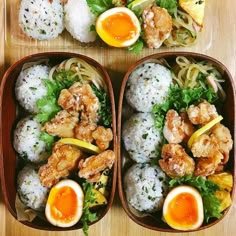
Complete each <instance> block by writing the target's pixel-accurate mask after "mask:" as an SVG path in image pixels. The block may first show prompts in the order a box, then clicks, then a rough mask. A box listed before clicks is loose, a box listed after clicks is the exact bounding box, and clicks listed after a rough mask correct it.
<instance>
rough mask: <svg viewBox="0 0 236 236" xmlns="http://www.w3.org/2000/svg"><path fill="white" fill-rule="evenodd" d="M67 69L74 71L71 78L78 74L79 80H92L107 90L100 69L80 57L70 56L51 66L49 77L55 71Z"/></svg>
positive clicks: (99, 87) (98, 86)
mask: <svg viewBox="0 0 236 236" xmlns="http://www.w3.org/2000/svg"><path fill="white" fill-rule="evenodd" d="M69 70H70V71H74V72H75V74H73V75H72V76H71V78H74V77H75V76H78V78H80V79H81V80H84V81H88V82H92V83H93V84H94V85H95V86H96V87H97V88H98V89H101V88H103V89H104V90H105V91H107V85H106V82H105V80H104V78H103V76H102V75H101V73H100V71H99V70H98V69H97V68H95V67H94V66H91V65H90V64H89V63H87V62H85V61H84V60H82V59H80V58H70V59H68V60H64V61H63V62H61V63H60V64H59V65H57V66H55V67H53V68H52V69H51V71H50V78H52V76H53V73H54V72H55V71H69Z"/></svg>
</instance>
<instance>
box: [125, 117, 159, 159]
mask: <svg viewBox="0 0 236 236" xmlns="http://www.w3.org/2000/svg"><path fill="white" fill-rule="evenodd" d="M122 139H123V143H124V147H125V149H126V151H127V152H128V153H129V156H130V158H131V159H133V160H134V161H136V162H138V163H143V162H150V161H152V160H153V159H157V157H158V155H159V150H160V147H161V145H162V140H163V137H162V135H161V132H160V131H159V130H158V129H156V128H155V120H154V117H153V115H152V114H151V113H135V114H133V115H132V116H131V117H130V118H129V119H128V120H126V121H125V123H124V125H123V127H122Z"/></svg>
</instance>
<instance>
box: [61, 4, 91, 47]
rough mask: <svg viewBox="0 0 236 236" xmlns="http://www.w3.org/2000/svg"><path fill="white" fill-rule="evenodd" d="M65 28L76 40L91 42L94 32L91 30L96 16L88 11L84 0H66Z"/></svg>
mask: <svg viewBox="0 0 236 236" xmlns="http://www.w3.org/2000/svg"><path fill="white" fill-rule="evenodd" d="M64 11H65V28H66V29H67V31H68V32H69V33H70V34H71V35H72V36H73V37H74V38H75V39H77V40H79V41H80V42H83V43H89V42H93V41H95V39H96V32H95V31H91V26H93V25H95V21H96V16H95V15H94V14H93V13H92V12H91V11H90V8H89V6H88V5H87V1H86V0H68V1H67V2H66V3H65V6H64Z"/></svg>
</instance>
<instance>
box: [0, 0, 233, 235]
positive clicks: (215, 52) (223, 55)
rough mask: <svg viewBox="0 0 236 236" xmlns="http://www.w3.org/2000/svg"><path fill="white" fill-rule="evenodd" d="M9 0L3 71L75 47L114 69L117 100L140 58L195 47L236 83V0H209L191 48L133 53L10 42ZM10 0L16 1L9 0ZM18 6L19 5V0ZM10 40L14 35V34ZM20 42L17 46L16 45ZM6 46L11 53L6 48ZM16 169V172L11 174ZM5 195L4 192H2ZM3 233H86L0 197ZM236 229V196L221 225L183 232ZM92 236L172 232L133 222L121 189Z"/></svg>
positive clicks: (0, 60) (0, 57) (0, 55)
mask: <svg viewBox="0 0 236 236" xmlns="http://www.w3.org/2000/svg"><path fill="white" fill-rule="evenodd" d="M3 1H5V0H0V76H1V74H2V73H3V72H4V70H6V69H7V68H8V67H9V66H10V65H11V64H12V63H14V62H15V61H17V60H18V59H20V58H22V57H23V56H26V55H29V54H32V53H37V52H42V51H71V52H76V53H81V54H85V55H88V56H90V57H92V58H94V59H95V60H97V61H98V62H99V63H101V64H102V65H104V66H105V67H106V69H107V70H108V72H109V74H110V77H111V79H112V81H113V88H114V93H115V97H116V99H118V94H119V89H120V85H121V80H122V78H123V76H124V74H125V71H126V70H127V69H128V67H129V66H130V65H131V64H132V63H133V62H135V61H136V60H138V59H140V58H142V57H144V56H147V55H150V54H152V53H157V52H160V51H162V52H163V51H192V52H199V53H203V54H206V55H210V56H212V57H214V58H216V59H218V60H219V61H221V62H222V63H223V64H224V65H225V66H226V67H227V68H228V69H229V71H230V73H231V75H232V76H233V78H234V80H235V82H236V60H235V58H236V18H235V9H236V1H232V0H225V1H222V0H207V8H206V15H205V26H204V29H203V31H202V33H201V35H200V39H199V42H198V44H197V45H195V46H194V47H191V48H174V49H172V48H161V49H159V50H149V49H145V50H144V51H143V52H142V53H141V54H139V55H133V54H131V53H128V52H127V51H125V50H119V49H111V48H110V49H108V48H95V47H91V48H80V47H79V46H78V45H76V43H74V42H71V44H70V45H69V46H68V47H67V48H63V44H62V46H61V47H60V48H59V49H57V48H55V47H53V45H51V44H50V43H48V45H40V44H38V45H35V47H34V48H32V47H27V44H26V45H18V44H17V42H16V41H14V40H13V41H8V42H6V41H4V35H3V33H4V30H3V27H4V21H3V14H2V13H3ZM6 1H7V2H8V4H11V3H14V2H15V1H16V0H6ZM13 5H14V4H13ZM9 27H10V26H9V25H8V24H7V29H6V31H7V33H8V36H10V33H11V30H13V29H12V28H9ZM8 39H10V38H9V37H8ZM14 43H15V45H14ZM4 50H5V53H4ZM9 174H10V173H9ZM0 195H1V194H0ZM0 222H1V227H0V228H1V229H0V235H3V236H4V235H6V236H15V235H17V236H32V235H34V236H82V235H83V234H82V231H80V230H77V231H69V232H46V231H39V230H35V229H31V228H29V227H27V226H24V225H22V224H21V223H19V222H17V221H16V220H15V219H14V218H13V217H12V216H11V215H10V213H9V212H8V211H7V210H6V209H5V207H4V203H3V201H2V199H1V197H0ZM235 231H236V199H234V202H233V204H232V206H231V209H230V211H229V213H228V214H227V216H226V217H225V218H224V219H223V220H222V221H221V222H220V223H219V224H217V225H215V226H213V227H211V228H209V229H206V230H204V231H200V232H197V233H186V234H183V233H180V234H178V235H179V236H197V235H198V236H215V235H222V236H231V235H232V236H233V235H235ZM89 235H91V236H100V235H102V236H110V235H112V236H133V235H135V236H154V235H160V236H171V235H172V234H169V233H158V232H155V231H151V230H147V229H145V228H142V227H141V226H139V225H137V224H135V223H134V222H133V221H131V220H130V219H129V218H128V216H127V215H126V214H125V212H124V210H123V209H122V207H121V204H120V201H119V198H118V195H117V194H116V198H115V201H114V203H113V206H112V209H111V210H110V211H109V212H108V214H107V215H106V216H105V217H104V218H103V219H102V220H101V221H99V222H98V223H97V224H95V225H93V226H92V227H91V228H90V229H89Z"/></svg>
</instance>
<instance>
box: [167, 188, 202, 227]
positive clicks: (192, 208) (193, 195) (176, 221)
mask: <svg viewBox="0 0 236 236" xmlns="http://www.w3.org/2000/svg"><path fill="white" fill-rule="evenodd" d="M163 217H164V220H165V221H166V223H167V224H168V225H169V226H170V227H172V228H174V229H177V230H184V231H185V230H194V229H197V228H199V227H200V226H201V225H202V223H203V219H204V212H203V203H202V197H201V195H200V193H199V192H198V191H197V190H196V189H195V188H193V187H190V186H186V185H180V186H178V187H175V188H173V189H172V190H171V191H170V192H169V193H168V195H167V196H166V198H165V201H164V205H163Z"/></svg>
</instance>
